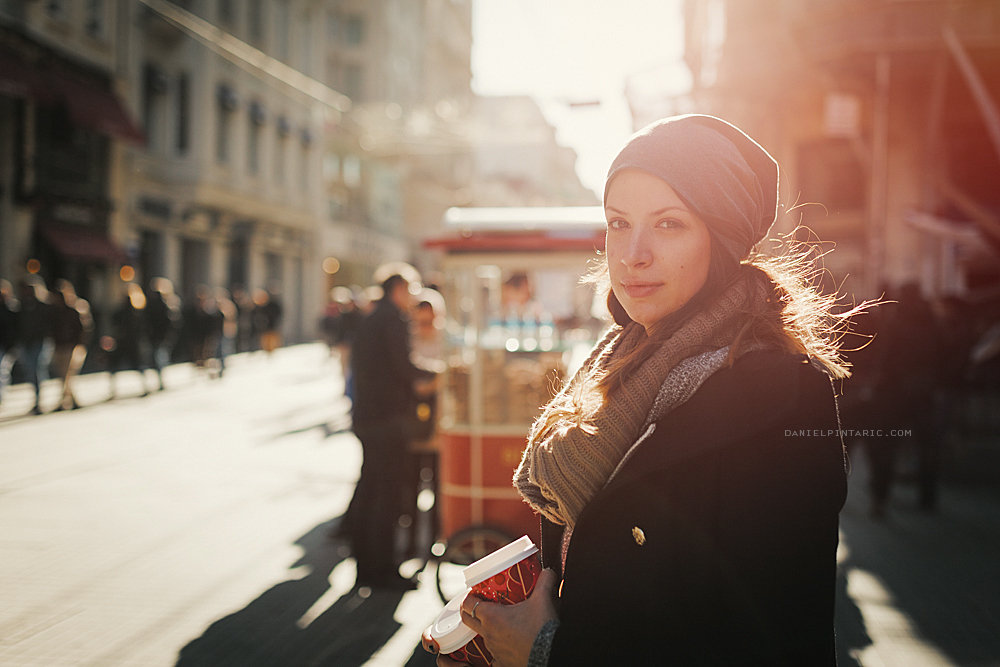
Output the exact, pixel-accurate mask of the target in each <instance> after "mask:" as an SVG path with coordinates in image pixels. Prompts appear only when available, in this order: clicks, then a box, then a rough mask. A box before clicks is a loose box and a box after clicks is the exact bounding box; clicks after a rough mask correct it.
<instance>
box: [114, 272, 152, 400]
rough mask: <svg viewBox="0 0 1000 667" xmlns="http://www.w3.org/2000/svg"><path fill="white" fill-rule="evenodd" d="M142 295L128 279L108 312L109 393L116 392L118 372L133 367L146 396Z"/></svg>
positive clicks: (143, 304) (143, 301)
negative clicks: (110, 334) (111, 347)
mask: <svg viewBox="0 0 1000 667" xmlns="http://www.w3.org/2000/svg"><path fill="white" fill-rule="evenodd" d="M145 309H146V295H145V293H144V292H143V291H142V287H140V286H139V285H137V284H136V283H129V284H128V289H127V292H126V293H125V296H124V297H123V298H122V302H121V304H120V305H119V306H118V308H117V309H116V310H115V312H114V313H113V314H112V316H111V324H112V326H113V328H114V333H115V335H114V339H115V347H114V350H113V351H112V354H111V368H112V376H111V397H112V398H116V397H117V396H118V384H119V380H118V378H119V376H120V375H121V373H122V372H123V371H137V372H138V373H139V376H140V377H141V380H142V395H143V396H148V395H149V389H147V388H146V368H147V367H148V366H147V364H146V347H147V345H148V344H149V342H148V339H147V332H146V321H145V315H144V313H143V311H144V310H145Z"/></svg>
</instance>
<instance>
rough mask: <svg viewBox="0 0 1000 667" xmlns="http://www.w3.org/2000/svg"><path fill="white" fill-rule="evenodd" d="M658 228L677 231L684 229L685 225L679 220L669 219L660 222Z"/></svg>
mask: <svg viewBox="0 0 1000 667" xmlns="http://www.w3.org/2000/svg"><path fill="white" fill-rule="evenodd" d="M657 226H658V227H666V228H667V229H676V228H677V227H683V226H684V223H683V222H681V221H680V220H678V219H677V218H667V219H666V220H660V222H659V223H658V225H657Z"/></svg>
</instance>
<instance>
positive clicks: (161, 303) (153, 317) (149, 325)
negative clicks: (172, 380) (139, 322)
mask: <svg viewBox="0 0 1000 667" xmlns="http://www.w3.org/2000/svg"><path fill="white" fill-rule="evenodd" d="M143 315H144V317H145V320H146V322H145V324H146V331H147V332H148V334H149V352H150V361H151V362H152V364H151V365H152V367H153V369H154V370H155V371H156V377H157V380H158V381H159V390H160V391H163V389H164V385H163V369H164V368H165V367H166V366H167V364H169V363H170V355H171V354H172V353H173V349H174V345H175V344H176V343H177V337H178V334H179V333H180V330H181V323H182V319H181V300H180V298H178V296H177V295H176V294H175V293H174V284H173V283H172V282H170V281H169V280H168V279H166V278H153V280H151V281H150V284H149V290H148V292H147V296H146V308H145V310H144V311H143Z"/></svg>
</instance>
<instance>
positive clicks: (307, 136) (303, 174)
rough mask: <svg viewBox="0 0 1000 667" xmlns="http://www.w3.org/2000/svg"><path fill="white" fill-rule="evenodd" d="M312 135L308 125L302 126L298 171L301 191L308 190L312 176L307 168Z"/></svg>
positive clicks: (310, 153)
mask: <svg viewBox="0 0 1000 667" xmlns="http://www.w3.org/2000/svg"><path fill="white" fill-rule="evenodd" d="M312 143H313V136H312V132H311V131H310V130H309V128H308V127H304V128H302V155H301V158H302V165H301V168H300V172H299V187H300V188H301V189H302V191H303V192H308V191H309V181H310V179H311V177H312V174H311V173H310V169H309V160H310V158H311V156H312V151H311V150H310V149H311V148H312Z"/></svg>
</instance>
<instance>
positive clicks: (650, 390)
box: [514, 268, 773, 529]
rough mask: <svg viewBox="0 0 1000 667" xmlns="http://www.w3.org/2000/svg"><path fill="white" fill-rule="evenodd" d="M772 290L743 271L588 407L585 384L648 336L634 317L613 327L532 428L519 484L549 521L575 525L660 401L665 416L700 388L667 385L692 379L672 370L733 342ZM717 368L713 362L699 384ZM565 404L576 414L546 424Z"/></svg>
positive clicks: (516, 479) (767, 283) (762, 278)
mask: <svg viewBox="0 0 1000 667" xmlns="http://www.w3.org/2000/svg"><path fill="white" fill-rule="evenodd" d="M772 289H773V288H772V284H771V282H770V279H769V278H768V277H767V276H766V275H765V274H764V273H763V272H762V271H760V270H757V269H756V268H754V269H752V270H745V271H742V272H741V277H740V278H738V279H737V281H736V282H735V283H733V284H732V285H731V286H730V287H729V288H728V289H727V290H726V291H725V292H723V294H722V295H720V297H719V298H718V299H717V300H716V301H715V302H714V303H713V304H712V305H710V306H709V307H707V308H705V309H702V310H701V311H700V312H698V313H697V314H695V315H694V316H693V317H691V318H690V319H688V320H687V322H685V323H684V324H683V325H682V326H681V327H680V328H679V329H678V330H677V331H676V332H675V333H674V334H673V335H672V336H670V338H668V339H667V340H666V341H664V343H663V344H662V345H661V346H660V348H659V349H658V350H657V351H656V352H654V353H653V355H652V356H650V357H649V358H648V359H647V360H646V361H645V362H644V363H643V365H642V366H641V367H640V368H639V369H638V370H637V371H636V372H634V373H632V374H631V375H630V376H629V377H627V378H625V380H624V381H623V382H622V384H621V386H620V387H619V388H618V389H617V390H616V391H615V392H614V393H613V394H612V395H611V397H610V400H604V401H603V402H601V403H600V405H598V406H596V407H594V408H588V407H586V406H583V405H581V400H580V398H579V397H580V395H581V392H580V389H581V388H582V387H585V386H587V387H589V386H593V384H594V383H596V382H598V381H599V380H600V379H601V378H602V377H603V376H604V375H605V373H606V372H607V371H608V369H610V368H611V367H612V366H613V365H614V364H615V363H617V362H618V361H620V360H621V359H622V358H624V357H625V356H626V355H628V353H629V352H631V351H632V350H634V349H635V348H636V347H637V346H638V345H640V344H641V343H642V342H644V341H645V340H646V331H645V329H644V327H643V326H642V325H640V324H638V323H636V322H631V323H629V324H628V325H627V326H625V327H624V328H623V327H620V326H616V327H613V328H612V329H611V330H610V331H609V332H608V334H607V335H606V336H605V337H604V338H603V340H601V341H600V342H599V343H598V344H597V345H596V346H595V347H594V350H593V352H591V355H590V358H588V359H587V361H586V362H584V364H583V366H582V367H581V368H580V370H579V371H578V372H577V373H576V375H575V376H574V377H573V379H572V381H571V382H569V383H568V384H567V385H566V386H565V387H564V388H563V390H562V391H561V392H559V394H558V395H557V396H556V397H555V398H553V399H552V401H551V402H550V403H549V404H548V405H547V406H546V407H545V409H544V410H543V411H542V415H541V417H539V418H538V419H537V420H536V421H535V423H534V425H533V426H532V428H531V431H530V432H529V434H528V446H527V448H526V449H525V450H524V454H523V456H522V458H521V464H520V465H519V466H518V468H517V471H516V472H515V473H514V486H515V487H516V488H517V490H518V491H519V492H520V493H521V495H522V496H523V497H524V499H525V501H526V502H527V503H528V504H529V505H531V506H532V508H534V509H535V510H536V511H538V512H540V513H541V514H542V515H543V516H545V517H546V518H548V519H549V520H550V521H553V522H555V523H557V524H561V525H566V526H568V527H569V528H570V529H572V528H573V527H574V526H575V524H576V519H577V517H578V516H579V515H580V512H581V511H582V510H583V508H584V506H585V505H586V504H587V503H588V502H589V501H590V499H591V498H593V497H594V495H596V494H597V492H598V491H599V490H600V489H601V488H602V487H603V486H604V484H605V483H606V482H607V481H608V478H609V477H610V475H611V474H612V472H613V471H615V469H616V467H617V466H618V464H619V462H620V461H621V459H622V457H623V456H624V455H625V453H626V452H627V451H628V450H629V448H630V447H631V446H632V444H633V443H634V442H635V440H636V439H637V438H638V436H639V435H640V431H641V429H642V428H643V427H644V426H645V425H647V419H648V417H649V415H650V413H651V411H652V410H653V408H654V401H655V402H656V406H655V407H656V410H655V412H656V414H657V418H659V417H661V416H663V415H665V414H666V413H667V412H669V411H670V410H672V409H674V408H676V407H677V406H678V405H680V404H681V403H682V402H684V401H685V400H687V399H688V398H690V396H691V395H692V394H693V393H694V391H693V390H692V389H691V387H690V386H688V387H685V388H683V389H682V390H678V391H670V387H664V383H665V381H668V383H669V382H670V381H673V380H674V379H675V378H676V381H677V382H682V381H683V382H687V383H689V384H690V377H689V374H675V376H674V377H673V378H672V377H671V371H672V370H674V369H675V368H676V367H677V366H678V364H680V363H681V362H682V361H683V360H685V359H688V358H689V357H692V356H695V355H700V354H703V353H704V352H706V351H714V350H719V349H721V348H724V347H726V346H728V345H729V344H730V343H732V342H733V339H734V338H735V336H736V334H737V332H738V331H739V329H740V328H741V326H742V325H743V324H744V323H745V322H746V318H747V314H748V313H753V312H761V311H762V310H763V309H764V308H765V307H766V301H767V299H768V297H769V296H770V295H771V294H772V293H773V292H772ZM719 366H720V364H713V365H712V367H711V368H710V369H709V370H708V371H706V373H707V374H703V376H702V377H699V378H698V380H697V383H696V385H695V386H694V387H693V389H697V386H700V384H701V382H702V381H704V380H705V379H706V378H707V376H708V375H710V374H711V372H714V371H715V370H718V367H719ZM681 376H686V377H684V378H683V379H682V377H681ZM663 389H667V390H666V391H664V390H663ZM664 401H666V402H664ZM567 408H570V409H571V410H572V411H573V413H574V414H573V415H572V416H563V417H561V418H560V419H559V420H558V421H556V422H555V423H554V424H551V425H549V426H548V427H546V426H545V424H546V423H547V422H548V421H549V419H548V418H549V417H550V416H552V415H553V414H561V415H566V411H567Z"/></svg>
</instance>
